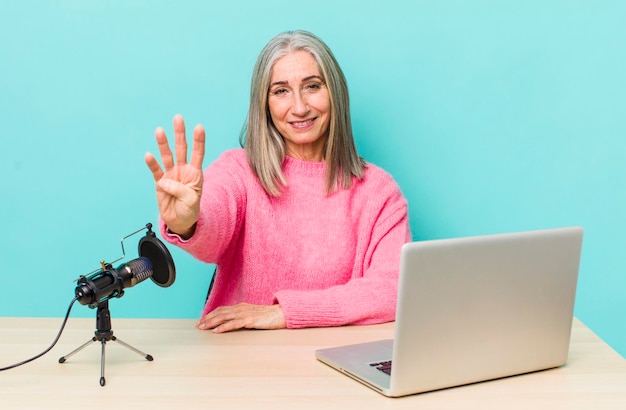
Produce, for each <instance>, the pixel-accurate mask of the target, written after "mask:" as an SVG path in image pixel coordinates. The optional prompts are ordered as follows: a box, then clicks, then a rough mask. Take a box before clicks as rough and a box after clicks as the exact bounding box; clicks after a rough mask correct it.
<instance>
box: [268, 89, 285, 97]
mask: <svg viewBox="0 0 626 410" xmlns="http://www.w3.org/2000/svg"><path fill="white" fill-rule="evenodd" d="M288 93H289V90H287V89H286V88H276V89H274V90H271V91H270V95H275V96H279V97H280V96H284V95H287V94H288Z"/></svg>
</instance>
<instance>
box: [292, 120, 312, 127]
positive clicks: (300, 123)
mask: <svg viewBox="0 0 626 410" xmlns="http://www.w3.org/2000/svg"><path fill="white" fill-rule="evenodd" d="M311 122H313V120H305V121H294V122H292V124H293V125H294V126H296V127H304V126H307V125H309V124H310V123H311Z"/></svg>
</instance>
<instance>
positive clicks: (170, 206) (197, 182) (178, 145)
mask: <svg viewBox="0 0 626 410" xmlns="http://www.w3.org/2000/svg"><path fill="white" fill-rule="evenodd" d="M155 136H156V141H157V144H158V147H159V152H160V153H161V161H162V162H163V168H165V169H162V168H161V166H160V165H159V162H158V161H157V159H156V158H155V157H154V155H152V154H151V153H149V152H148V153H146V155H145V161H146V164H147V165H148V168H150V171H151V172H152V176H153V177H154V181H155V183H156V196H157V203H158V206H159V212H160V214H161V218H162V219H163V221H164V222H165V224H166V225H167V227H168V228H169V230H170V231H171V232H174V233H176V234H178V235H180V236H181V237H183V238H189V237H191V236H192V235H193V233H194V230H195V226H196V222H197V221H198V214H199V212H200V197H201V195H202V183H203V177H202V161H203V160H204V144H205V133H204V128H202V126H201V125H197V126H196V127H195V129H194V130H193V146H192V150H191V162H190V163H187V139H186V136H185V122H184V120H183V117H181V116H180V115H176V116H174V138H175V152H176V161H174V157H173V156H172V151H171V150H170V147H169V144H168V141H167V136H166V135H165V131H164V130H163V128H160V127H159V128H157V130H156V132H155Z"/></svg>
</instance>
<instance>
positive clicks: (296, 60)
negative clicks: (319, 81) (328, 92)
mask: <svg viewBox="0 0 626 410" xmlns="http://www.w3.org/2000/svg"><path fill="white" fill-rule="evenodd" d="M313 75H317V76H321V72H320V68H319V65H318V64H317V61H316V60H315V57H313V55H312V54H311V53H309V52H307V51H302V50H300V51H294V52H292V53H289V54H285V55H284V56H282V57H280V58H279V59H277V60H276V61H275V62H274V65H273V67H272V74H271V77H270V81H271V82H275V81H289V80H292V81H293V80H297V79H302V78H305V77H309V76H313Z"/></svg>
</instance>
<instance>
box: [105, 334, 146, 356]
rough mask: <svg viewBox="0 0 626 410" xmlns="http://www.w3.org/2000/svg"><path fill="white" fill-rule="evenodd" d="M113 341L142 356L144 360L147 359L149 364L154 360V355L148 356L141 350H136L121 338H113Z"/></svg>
mask: <svg viewBox="0 0 626 410" xmlns="http://www.w3.org/2000/svg"><path fill="white" fill-rule="evenodd" d="M112 340H113V341H114V342H117V343H119V344H121V345H122V346H124V347H125V348H127V349H128V350H132V351H133V352H135V353H137V354H138V355H139V356H142V357H143V358H144V359H146V360H147V361H149V362H151V361H153V360H154V357H152V355H149V354H146V353H144V352H142V351H141V350H139V349H136V348H134V347H133V346H131V345H129V344H128V343H125V342H122V341H121V340H120V339H119V338H117V337H115V336H113V339H112Z"/></svg>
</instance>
